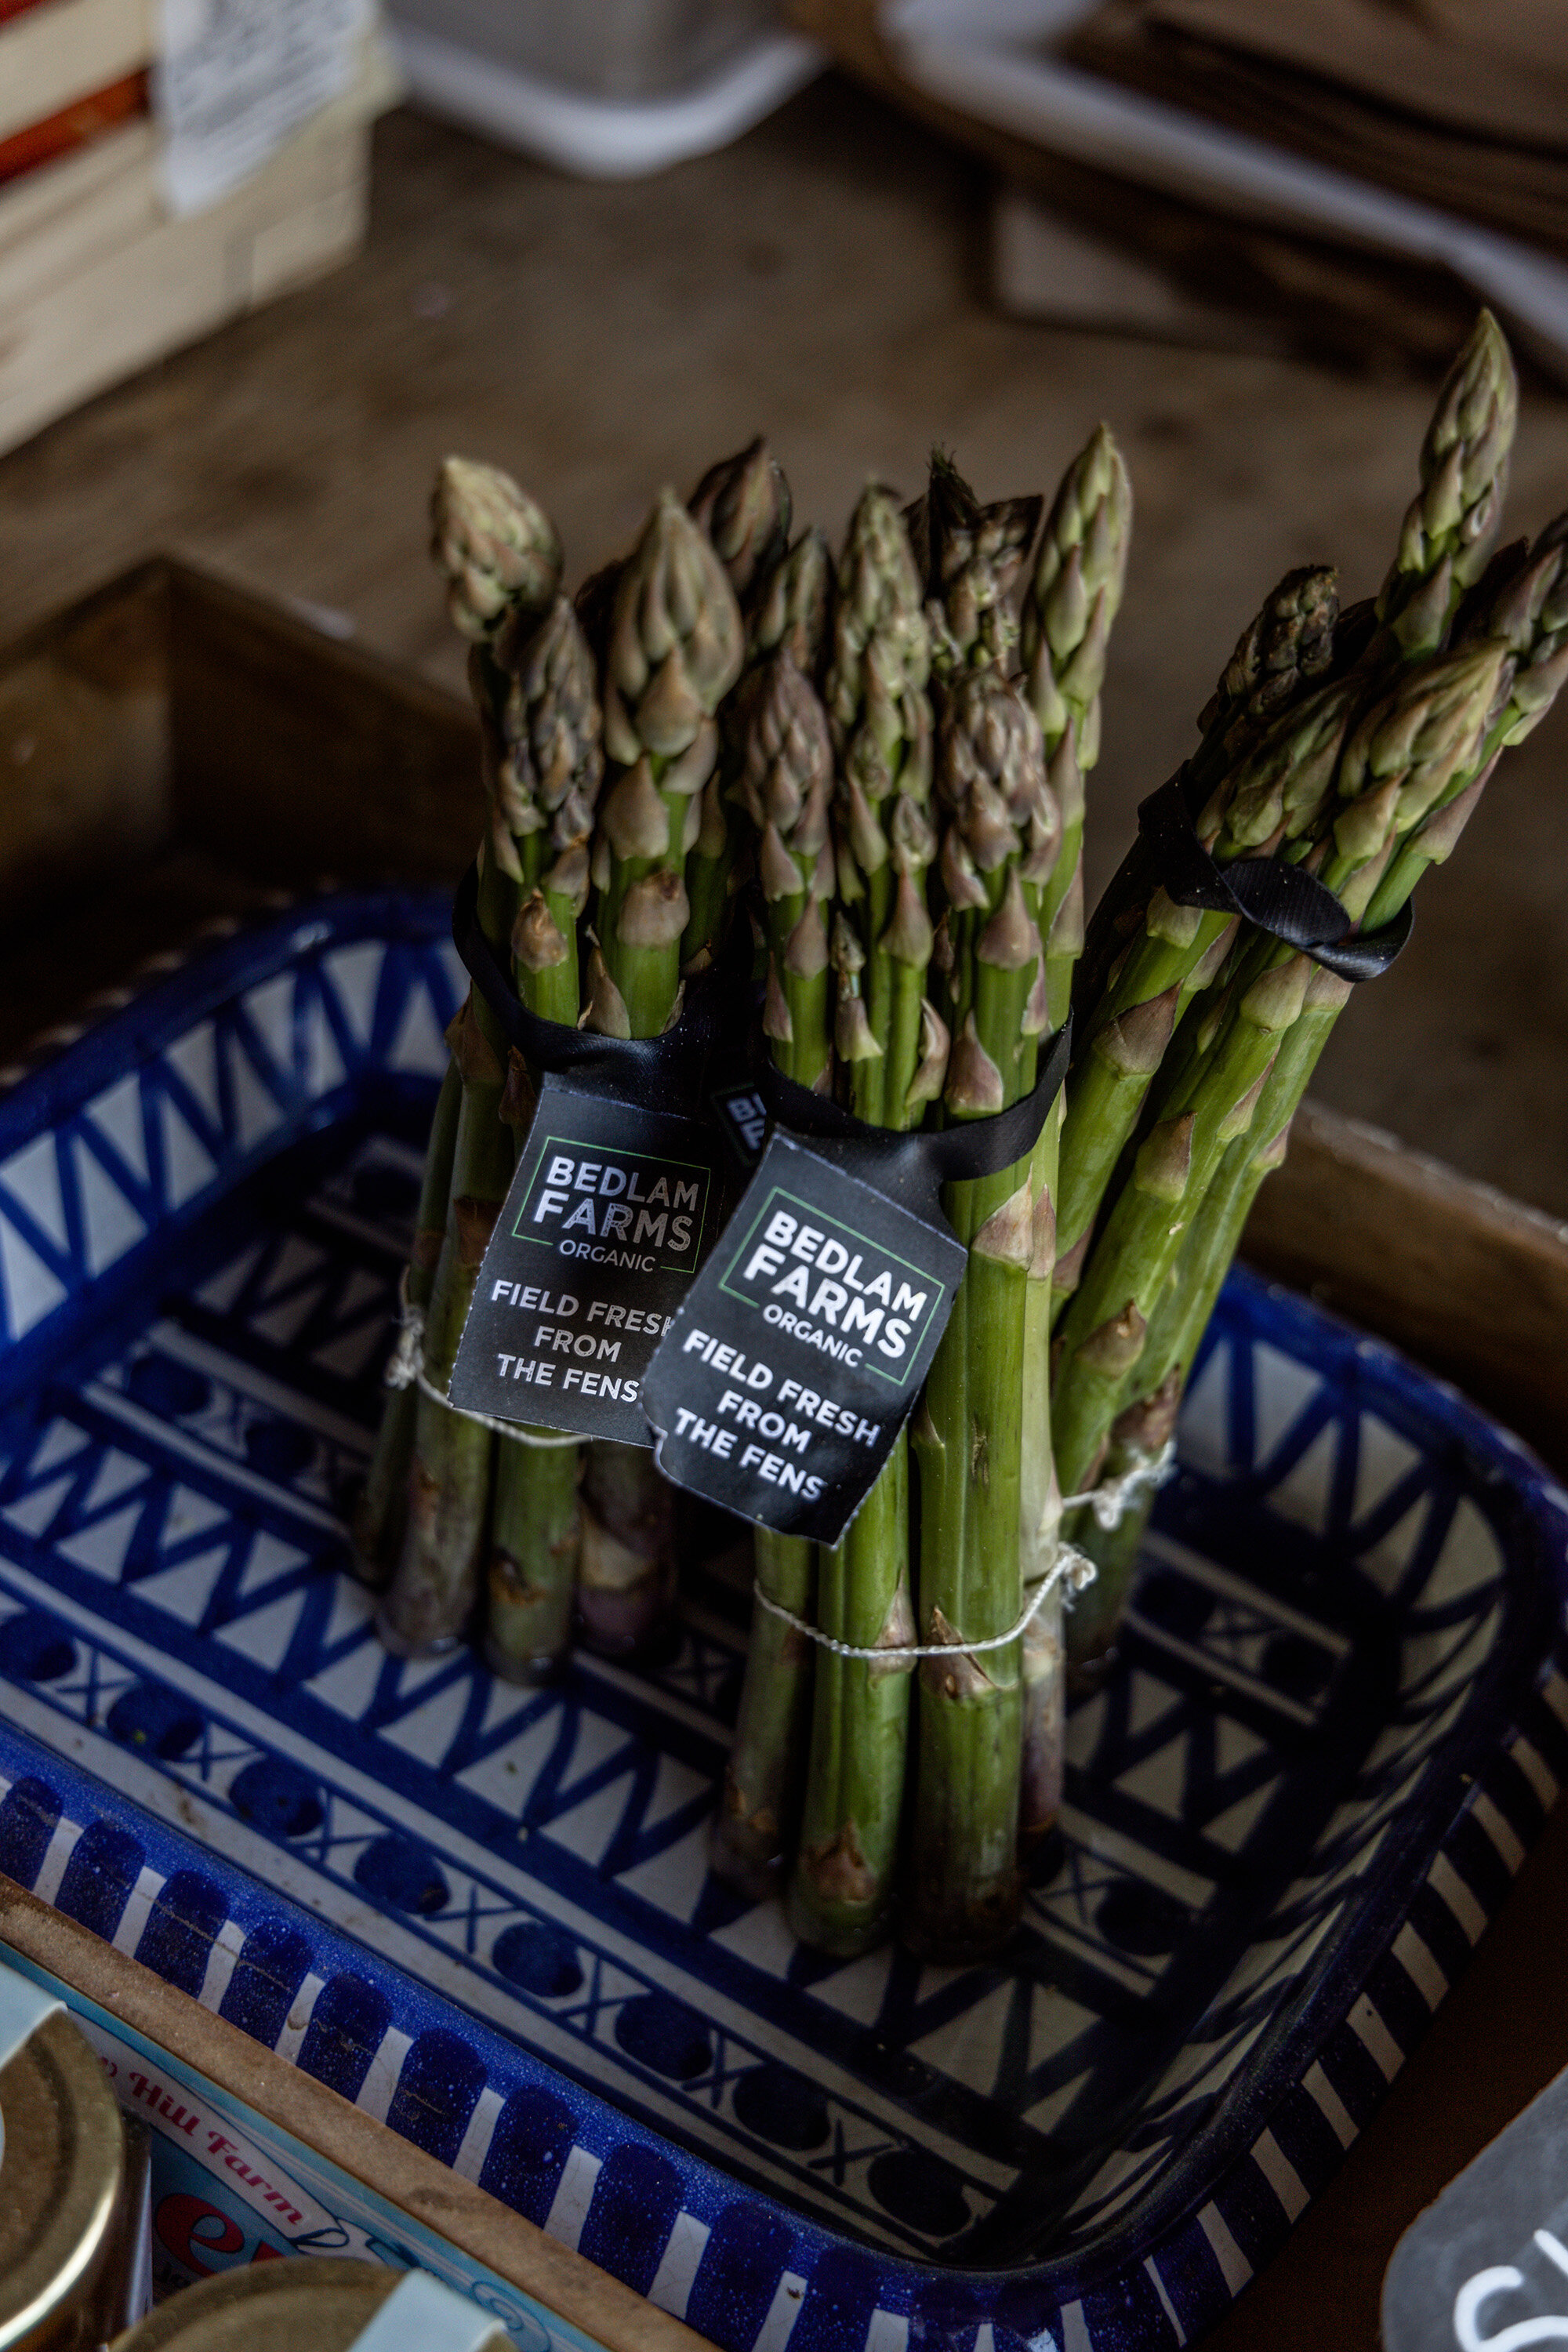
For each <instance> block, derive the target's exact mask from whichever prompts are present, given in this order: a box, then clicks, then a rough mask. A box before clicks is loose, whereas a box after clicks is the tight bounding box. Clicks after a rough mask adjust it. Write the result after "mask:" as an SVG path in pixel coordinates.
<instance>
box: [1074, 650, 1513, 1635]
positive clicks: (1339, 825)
mask: <svg viewBox="0 0 1568 2352" xmlns="http://www.w3.org/2000/svg"><path fill="white" fill-rule="evenodd" d="M1509 677H1510V656H1509V654H1508V652H1507V649H1506V647H1504V646H1499V645H1482V646H1473V647H1471V646H1467V647H1461V648H1459V649H1458V650H1457V651H1456V652H1454V653H1452V654H1448V655H1444V656H1438V657H1436V658H1435V659H1432V660H1429V661H1426V662H1422V663H1417V664H1415V665H1412V666H1411V667H1408V668H1407V669H1405V671H1403V672H1400V673H1397V674H1396V676H1395V678H1394V682H1393V684H1392V685H1391V687H1390V688H1389V689H1388V691H1387V693H1386V694H1385V695H1384V697H1383V698H1381V699H1380V700H1379V701H1378V702H1377V703H1376V704H1375V705H1374V706H1373V709H1371V710H1370V711H1369V712H1368V713H1367V714H1366V715H1365V716H1364V717H1363V719H1361V720H1360V721H1359V722H1358V723H1357V725H1356V727H1355V729H1354V730H1353V731H1352V734H1351V736H1350V739H1349V740H1348V741H1347V743H1346V745H1345V749H1344V753H1343V758H1342V762H1341V765H1340V773H1339V776H1338V778H1337V780H1336V795H1337V807H1338V813H1337V814H1336V815H1335V817H1334V819H1333V825H1332V832H1331V835H1330V837H1329V841H1328V843H1327V845H1326V849H1327V854H1326V855H1325V856H1324V859H1323V862H1322V866H1321V877H1322V879H1323V881H1324V882H1325V883H1326V884H1327V886H1328V887H1329V888H1331V889H1332V890H1334V891H1336V892H1337V893H1338V895H1339V896H1340V898H1342V900H1343V901H1344V903H1345V905H1346V907H1347V908H1348V909H1349V911H1350V913H1351V914H1352V919H1358V920H1359V919H1361V918H1362V917H1363V915H1364V913H1365V911H1366V908H1367V907H1368V905H1369V904H1370V901H1371V899H1372V897H1373V892H1374V891H1375V889H1376V887H1377V883H1378V881H1379V879H1380V877H1382V875H1383V873H1384V869H1385V867H1386V866H1387V864H1388V861H1389V858H1390V856H1392V854H1393V852H1394V845H1395V844H1396V842H1397V840H1398V838H1399V836H1400V835H1402V834H1404V833H1405V832H1408V831H1409V830H1410V829H1411V828H1412V827H1413V826H1414V825H1415V824H1417V823H1419V821H1420V819H1421V818H1422V817H1423V816H1425V815H1426V814H1427V813H1428V812H1429V811H1430V810H1431V809H1432V808H1433V807H1434V806H1435V805H1436V803H1437V801H1438V800H1439V798H1440V797H1441V795H1442V793H1444V791H1445V789H1446V787H1447V786H1448V785H1449V784H1450V783H1451V782H1453V781H1454V780H1455V779H1457V778H1458V777H1460V776H1462V775H1463V774H1464V773H1465V772H1467V771H1468V772H1470V773H1472V774H1473V773H1474V772H1475V770H1476V767H1477V765H1478V763H1479V760H1480V759H1481V757H1482V755H1483V751H1484V745H1485V740H1486V734H1487V730H1488V725H1489V720H1490V719H1491V718H1492V717H1493V715H1494V712H1495V709H1496V707H1497V705H1498V703H1499V699H1500V696H1501V695H1502V694H1503V693H1505V692H1506V688H1507V685H1508V681H1509ZM1313 969H1314V967H1311V966H1310V965H1309V962H1308V960H1307V959H1306V958H1305V957H1304V956H1302V955H1300V954H1298V953H1296V952H1294V951H1293V950H1289V949H1286V948H1283V947H1279V948H1276V949H1274V950H1271V952H1270V954H1269V957H1268V962H1267V964H1266V967H1265V968H1264V970H1263V971H1261V972H1260V973H1259V974H1258V976H1257V977H1256V978H1248V976H1247V974H1246V973H1245V972H1244V973H1243V975H1242V976H1241V978H1239V979H1238V980H1237V982H1236V983H1235V985H1234V986H1233V988H1232V989H1231V990H1230V991H1229V992H1226V996H1224V997H1222V998H1221V1001H1220V1002H1219V1003H1216V1004H1215V1006H1214V1007H1213V1009H1212V1010H1211V1011H1209V1012H1208V1013H1206V1015H1205V1021H1204V1023H1203V1024H1202V1027H1201V1029H1200V1035H1199V1043H1200V1052H1199V1055H1198V1057H1197V1060H1196V1064H1195V1066H1194V1069H1193V1071H1192V1074H1191V1076H1189V1077H1188V1078H1187V1079H1186V1080H1185V1082H1184V1085H1183V1086H1182V1087H1180V1088H1179V1089H1178V1090H1177V1091H1176V1092H1175V1093H1174V1095H1173V1097H1172V1098H1171V1099H1169V1100H1168V1101H1165V1102H1163V1103H1162V1105H1161V1109H1162V1113H1163V1116H1162V1117H1161V1118H1159V1120H1158V1121H1157V1123H1156V1124H1155V1125H1154V1126H1153V1127H1152V1128H1151V1129H1150V1130H1149V1132H1148V1134H1147V1135H1146V1136H1145V1138H1144V1139H1143V1141H1142V1144H1141V1145H1140V1147H1139V1149H1138V1151H1137V1153H1136V1156H1135V1158H1134V1160H1133V1165H1132V1170H1131V1175H1130V1176H1129V1178H1128V1181H1126V1182H1125V1184H1124V1185H1123V1186H1122V1189H1121V1192H1120V1194H1119V1195H1118V1197H1117V1199H1116V1201H1115V1202H1114V1203H1113V1205H1112V1206H1111V1207H1110V1212H1109V1213H1108V1215H1107V1216H1106V1217H1105V1219H1104V1222H1103V1224H1102V1227H1101V1229H1100V1234H1099V1235H1098V1237H1097V1239H1096V1242H1095V1245H1094V1248H1093V1250H1092V1252H1091V1254H1090V1255H1089V1265H1088V1268H1087V1271H1086V1273H1085V1276H1084V1279H1083V1283H1082V1286H1081V1287H1080V1288H1079V1292H1078V1293H1077V1295H1076V1297H1074V1298H1073V1300H1072V1302H1071V1305H1070V1307H1069V1309H1068V1314H1067V1316H1066V1318H1065V1319H1064V1321H1063V1324H1062V1334H1061V1336H1062V1360H1061V1365H1060V1369H1059V1371H1058V1381H1057V1386H1056V1390H1055V1392H1054V1396H1053V1415H1054V1424H1055V1433H1056V1439H1057V1445H1058V1464H1059V1467H1060V1473H1061V1476H1062V1480H1063V1483H1064V1485H1065V1486H1067V1488H1068V1491H1069V1492H1074V1491H1078V1490H1080V1489H1081V1488H1082V1487H1083V1486H1087V1485H1088V1484H1089V1482H1090V1481H1091V1479H1092V1478H1093V1476H1094V1475H1095V1474H1096V1472H1097V1471H1098V1469H1099V1467H1100V1461H1101V1459H1102V1456H1103V1454H1104V1450H1105V1446H1106V1444H1107V1442H1108V1438H1109V1433H1110V1423H1111V1421H1112V1420H1113V1419H1114V1417H1115V1413H1116V1411H1117V1408H1118V1404H1119V1402H1120V1397H1121V1391H1122V1389H1123V1386H1124V1383H1125V1381H1126V1379H1127V1376H1128V1374H1129V1373H1131V1370H1133V1367H1134V1366H1135V1365H1136V1364H1137V1363H1138V1362H1139V1360H1140V1359H1141V1357H1142V1352H1143V1346H1144V1341H1145V1338H1146V1335H1147V1330H1148V1323H1149V1318H1150V1317H1151V1315H1152V1312H1153V1311H1154V1309H1155V1307H1156V1306H1157V1305H1158V1303H1159V1300H1160V1298H1161V1296H1162V1293H1163V1286H1164V1284H1165V1282H1166V1280H1167V1278H1168V1276H1169V1275H1170V1272H1171V1269H1172V1267H1173V1264H1174V1262H1175V1259H1176V1255H1177V1253H1178V1250H1179V1248H1180V1245H1181V1243H1182V1239H1183V1236H1184V1234H1185V1232H1186V1230H1187V1228H1188V1226H1189V1225H1190V1224H1191V1223H1192V1221H1193V1219H1194V1215H1195V1214H1196V1212H1197V1208H1198V1205H1199V1203H1200V1202H1202V1200H1203V1197H1204V1195H1205V1192H1206V1191H1207V1188H1208V1186H1209V1184H1210V1182H1211V1181H1213V1180H1214V1178H1215V1175H1216V1173H1217V1171H1218V1168H1219V1163H1220V1161H1221V1160H1222V1159H1223V1156H1224V1152H1225V1149H1226V1146H1227V1145H1228V1144H1230V1143H1231V1142H1233V1141H1235V1140H1236V1139H1237V1137H1239V1136H1241V1135H1245V1134H1246V1133H1247V1132H1248V1130H1249V1129H1250V1128H1251V1126H1252V1121H1253V1117H1254V1114H1255V1112H1256V1110H1257V1108H1258V1096H1259V1094H1260V1093H1261V1092H1262V1090H1263V1087H1264V1086H1265V1084H1266V1081H1267V1078H1268V1072H1269V1070H1270V1067H1271V1066H1272V1065H1273V1064H1274V1061H1275V1059H1276V1056H1277V1055H1278V1054H1279V1051H1280V1047H1281V1045H1282V1043H1283V1041H1284V1039H1285V1036H1286V1034H1287V1033H1288V1032H1289V1029H1290V1027H1291V1025H1292V1024H1294V1023H1295V1022H1296V1020H1297V1019H1298V1017H1299V1016H1300V1013H1301V1011H1302V1007H1303V1003H1304V1000H1305V996H1306V992H1307V983H1308V980H1309V978H1310V973H1311V971H1312V970H1313ZM1069 1126H1070V1115H1069ZM1075 1630H1076V1629H1075Z"/></svg>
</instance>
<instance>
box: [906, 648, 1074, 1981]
mask: <svg viewBox="0 0 1568 2352" xmlns="http://www.w3.org/2000/svg"><path fill="white" fill-rule="evenodd" d="M938 782H939V787H940V792H941V797H942V803H943V804H944V808H945V809H946V811H947V812H948V822H947V825H946V829H945V831H944V834H943V838H942V882H943V887H944V890H945V892H946V896H947V899H948V915H947V923H948V935H949V940H950V944H951V949H952V971H951V974H950V976H949V982H948V988H949V1001H950V1004H951V1010H952V1023H953V1030H954V1045H953V1048H952V1058H951V1060H950V1062H949V1066H948V1075H947V1084H946V1087H945V1091H944V1094H943V1097H942V1101H943V1108H944V1110H945V1113H946V1115H947V1117H948V1118H950V1119H954V1120H963V1119H970V1118H984V1117H987V1116H989V1115H991V1114H994V1113H995V1112H997V1111H999V1110H1004V1109H1005V1108H1007V1106H1008V1105H1009V1104H1010V1103H1013V1102H1016V1101H1017V1099H1018V1098H1019V1097H1020V1096H1021V1095H1023V1094H1025V1093H1026V1092H1028V1091H1029V1090H1030V1088H1031V1087H1033V1084H1034V1076H1035V1066H1036V1055H1037V1044H1038V1039H1039V1036H1040V1034H1041V1033H1042V1032H1043V1030H1044V1029H1045V1026H1046V1022H1047V1012H1046V988H1045V972H1044V960H1043V953H1042V941H1041V937H1040V931H1039V926H1038V922H1037V919H1036V917H1035V915H1034V914H1033V913H1032V912H1031V910H1030V908H1029V907H1028V905H1027V903H1026V892H1025V886H1024V880H1023V874H1022V868H1023V866H1024V864H1025V860H1026V850H1027V845H1028V817H1029V815H1030V814H1032V813H1033V811H1034V810H1035V809H1036V808H1037V805H1038V804H1039V803H1042V802H1043V801H1045V800H1046V799H1047V796H1048V793H1049V787H1048V785H1047V780H1046V761H1045V747H1044V744H1043V741H1042V740H1041V735H1040V730H1039V726H1038V722H1037V720H1036V719H1035V717H1034V714H1033V712H1032V711H1031V709H1029V706H1028V704H1027V703H1026V701H1025V700H1024V699H1023V698H1022V696H1021V695H1020V694H1018V693H1017V692H1016V689H1015V688H1012V687H1010V686H1007V685H1005V684H1004V682H1003V681H1002V679H1001V677H1000V676H999V675H998V673H997V672H996V671H995V670H980V671H973V672H971V673H970V674H969V675H968V676H966V677H964V678H963V682H962V683H961V685H960V686H959V687H958V688H957V689H956V691H955V692H954V693H953V695H952V698H950V701H949V705H948V709H947V711H946V714H945V716H944V719H943V723H942V737H941V755H940V759H939V763H938ZM1043 830H1045V831H1046V832H1047V834H1049V835H1053V836H1055V837H1057V838H1059V828H1058V826H1056V825H1055V824H1054V821H1053V822H1052V823H1050V824H1047V825H1046V826H1045V827H1044V828H1043ZM1032 1160H1033V1153H1032V1151H1031V1153H1029V1154H1027V1155H1026V1157H1025V1158H1024V1159H1022V1160H1019V1161H1018V1162H1017V1163H1016V1165H1015V1166H1014V1167H1012V1168H1009V1169H1007V1170H1005V1171H1004V1172H1003V1173H1002V1174H1000V1175H997V1176H993V1177H986V1178H984V1179H981V1180H979V1181H974V1182H968V1183H959V1184H952V1185H950V1186H949V1187H948V1188H947V1192H946V1194H945V1196H944V1202H943V1205H944V1207H945V1209H946V1212H947V1216H948V1221H949V1223H951V1224H952V1228H953V1231H954V1232H955V1233H956V1234H957V1235H958V1237H959V1239H960V1240H961V1241H962V1242H963V1243H964V1244H966V1245H967V1247H968V1250H969V1264H968V1267H967V1270H966V1272H965V1274H964V1277H963V1283H962V1284H961V1285H960V1287H959V1293H958V1297H957V1299H956V1300H955V1302H954V1305H953V1309H952V1317H951V1318H950V1320H949V1323H948V1326H947V1328H946V1331H945V1332H944V1333H943V1335H942V1344H941V1346H940V1347H939V1348H938V1349H937V1352H936V1358H935V1360H934V1362H933V1363H932V1365H931V1373H930V1376H929V1378H928V1380H927V1381H926V1389H925V1396H924V1401H923V1403H922V1405H921V1409H920V1412H919V1415H918V1418H917V1420H916V1423H915V1431H914V1444H915V1452H916V1455H917V1458H918V1461H919V1465H920V1494H921V1514H920V1528H921V1570H920V1623H921V1627H922V1629H923V1632H922V1638H923V1639H924V1640H926V1641H928V1642H931V1643H956V1642H959V1641H962V1640H963V1638H964V1637H965V1636H968V1637H969V1638H971V1639H973V1640H977V1641H984V1640H987V1639H990V1638H991V1637H993V1636H994V1635H996V1634H999V1633H1005V1632H1006V1631H1007V1629H1008V1627H1009V1626H1011V1625H1013V1624H1015V1623H1016V1622H1017V1619H1018V1617H1019V1615H1020V1613H1021V1611H1022V1606H1023V1590H1024V1559H1023V1538H1024V1510H1025V1506H1024V1493H1025V1483H1026V1481H1025V1453H1026V1437H1025V1430H1024V1425H1023V1421H1022V1415H1021V1411H1020V1406H1021V1402H1022V1400H1023V1395H1024V1391H1025V1382H1026V1320H1027V1315H1026V1310H1027V1300H1028V1292H1029V1288H1030V1284H1029V1268H1030V1263H1031V1260H1032V1258H1033V1256H1034V1253H1035V1244H1036V1231H1035V1206H1036V1203H1035V1197H1034V1192H1033V1184H1032ZM1046 1435H1047V1430H1046V1424H1045V1422H1044V1419H1043V1417H1039V1418H1037V1421H1036V1423H1035V1425H1034V1426H1033V1427H1032V1428H1031V1430H1030V1431H1029V1439H1030V1442H1031V1443H1033V1444H1038V1443H1041V1442H1044V1441H1045V1439H1046ZM919 1753H920V1764H919V1771H918V1774H917V1778H916V1784H915V1826H914V1833H913V1839H912V1843H911V1861H912V1872H911V1892H910V1903H911V1912H912V1916H911V1920H910V1931H911V1933H912V1935H913V1937H914V1939H915V1941H916V1942H917V1944H918V1946H919V1948H921V1950H922V1951H925V1952H927V1953H929V1954H931V1955H932V1956H933V1957H935V1958H941V1959H942V1960H950V1961H954V1962H956V1961H960V1960H966V1959H971V1958H977V1957H979V1956H981V1955H983V1954H984V1953H986V1952H989V1951H992V1950H994V1949H995V1948H997V1946H998V1945H999V1944H1001V1943H1002V1942H1003V1941H1005V1938H1006V1937H1007V1936H1008V1935H1009V1934H1010V1933H1011V1931H1012V1929H1013V1927H1014V1926H1015V1925H1016V1918H1017V1906H1018V1900H1019V1879H1018V1869H1017V1844H1018V1810H1019V1793H1020V1785H1021V1772H1022V1767H1023V1706H1022V1686H1021V1681H1020V1646H1019V1645H1018V1644H1010V1645H1008V1646H1007V1647H1006V1648H1003V1649H997V1650H988V1651H984V1652H981V1653H979V1654H973V1653H965V1654H959V1655H956V1656H948V1657H941V1658H928V1659H926V1660H924V1661H923V1662H922V1664H921V1674H920V1750H919Z"/></svg>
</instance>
